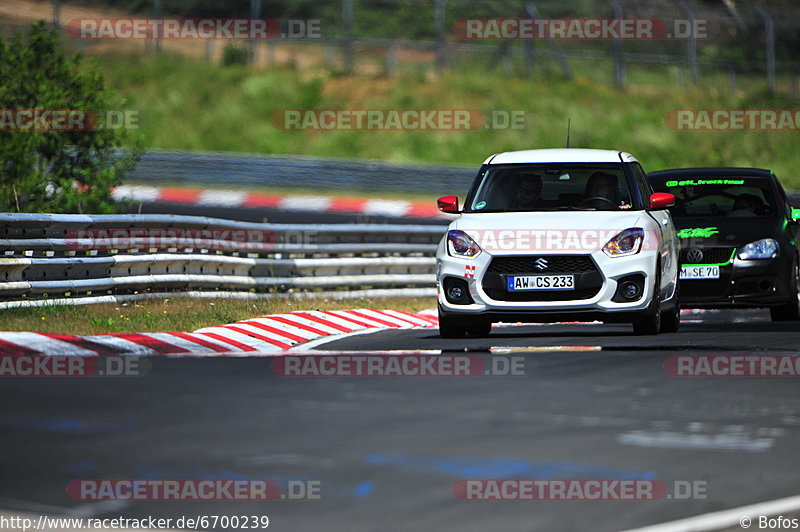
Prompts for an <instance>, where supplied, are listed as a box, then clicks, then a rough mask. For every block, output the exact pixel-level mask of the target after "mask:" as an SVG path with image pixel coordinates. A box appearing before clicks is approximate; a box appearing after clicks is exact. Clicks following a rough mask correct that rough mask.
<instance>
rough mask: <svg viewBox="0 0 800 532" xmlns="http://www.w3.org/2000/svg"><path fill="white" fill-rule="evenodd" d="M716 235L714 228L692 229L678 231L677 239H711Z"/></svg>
mask: <svg viewBox="0 0 800 532" xmlns="http://www.w3.org/2000/svg"><path fill="white" fill-rule="evenodd" d="M718 233H719V231H718V230H717V228H716V227H693V228H689V229H681V230H680V231H678V238H711V237H712V236H714V235H716V234H718Z"/></svg>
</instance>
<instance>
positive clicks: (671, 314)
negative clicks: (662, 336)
mask: <svg viewBox="0 0 800 532" xmlns="http://www.w3.org/2000/svg"><path fill="white" fill-rule="evenodd" d="M680 326H681V285H680V282H678V283H677V284H676V285H675V306H674V307H673V308H672V309H671V310H668V311H667V312H665V313H663V314H662V315H661V330H660V332H662V333H674V332H678V329H679V328H680Z"/></svg>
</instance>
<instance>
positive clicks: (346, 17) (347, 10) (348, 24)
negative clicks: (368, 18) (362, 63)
mask: <svg viewBox="0 0 800 532" xmlns="http://www.w3.org/2000/svg"><path fill="white" fill-rule="evenodd" d="M353 1H354V0H342V25H343V26H344V41H343V44H342V55H343V59H344V71H345V72H346V73H348V74H351V73H352V72H353V69H354V68H355V52H354V43H353V41H354V38H353V15H354V14H353Z"/></svg>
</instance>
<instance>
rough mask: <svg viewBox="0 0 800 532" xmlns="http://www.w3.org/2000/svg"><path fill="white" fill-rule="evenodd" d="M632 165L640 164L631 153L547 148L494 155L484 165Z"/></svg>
mask: <svg viewBox="0 0 800 532" xmlns="http://www.w3.org/2000/svg"><path fill="white" fill-rule="evenodd" d="M622 162H625V163H632V162H638V161H637V160H636V158H635V157H634V156H632V155H631V154H629V153H625V152H621V151H617V150H594V149H585V148H547V149H540V150H520V151H507V152H504V153H498V154H495V155H492V156H491V157H489V158H487V159H486V160H485V161H483V164H524V163H622Z"/></svg>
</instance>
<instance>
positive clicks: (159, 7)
mask: <svg viewBox="0 0 800 532" xmlns="http://www.w3.org/2000/svg"><path fill="white" fill-rule="evenodd" d="M155 8H156V19H163V18H164V0H155ZM156 53H157V54H160V53H161V30H159V31H158V32H156Z"/></svg>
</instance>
